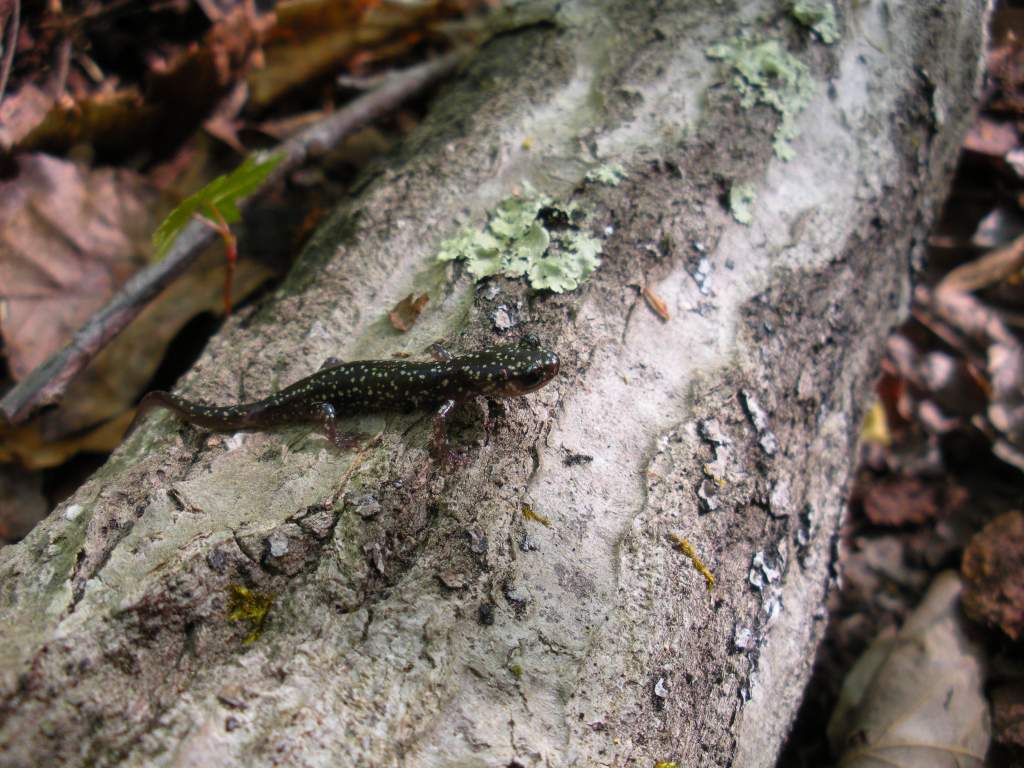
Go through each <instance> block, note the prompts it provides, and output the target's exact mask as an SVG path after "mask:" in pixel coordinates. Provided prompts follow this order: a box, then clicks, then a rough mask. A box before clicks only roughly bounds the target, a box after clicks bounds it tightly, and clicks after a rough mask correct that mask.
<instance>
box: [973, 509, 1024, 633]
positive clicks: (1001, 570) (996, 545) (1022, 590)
mask: <svg viewBox="0 0 1024 768" xmlns="http://www.w3.org/2000/svg"><path fill="white" fill-rule="evenodd" d="M961 570H962V572H963V576H964V582H965V584H966V587H965V590H964V598H963V603H964V611H965V612H966V613H967V615H968V616H970V617H971V618H972V619H973V620H974V621H977V622H980V623H983V624H987V625H989V626H998V627H999V628H1000V629H1002V630H1003V632H1005V633H1006V634H1007V635H1009V637H1010V638H1011V639H1013V640H1018V639H1020V637H1021V636H1022V635H1024V514H1022V513H1021V512H1020V511H1013V512H1007V513H1005V514H1002V515H1000V516H999V517H997V518H995V519H994V520H992V522H990V523H989V524H988V525H986V526H985V527H984V528H982V529H981V531H979V532H978V533H977V534H975V536H974V538H973V539H971V543H970V544H968V545H967V549H966V550H965V551H964V559H963V564H962V566H961Z"/></svg>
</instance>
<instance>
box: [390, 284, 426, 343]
mask: <svg viewBox="0 0 1024 768" xmlns="http://www.w3.org/2000/svg"><path fill="white" fill-rule="evenodd" d="M428 301H430V297H429V296H427V294H425V293H421V294H420V295H419V296H414V295H413V294H411V293H410V294H409V295H408V296H406V297H405V298H404V299H402V300H401V301H400V302H398V303H397V304H395V308H394V309H392V310H391V311H390V312H388V320H390V321H391V326H392V327H393V328H394V329H395V330H396V331H401V332H402V333H405V332H406V331H408V330H409V329H410V328H412V327H413V326H414V325H415V324H416V320H417V319H419V316H420V313H421V312H422V311H423V308H424V307H425V306H427V302H428Z"/></svg>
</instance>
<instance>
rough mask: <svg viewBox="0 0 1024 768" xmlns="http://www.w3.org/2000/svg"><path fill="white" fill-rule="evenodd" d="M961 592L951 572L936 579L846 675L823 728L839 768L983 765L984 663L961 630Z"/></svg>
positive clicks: (986, 727) (986, 729)
mask: <svg viewBox="0 0 1024 768" xmlns="http://www.w3.org/2000/svg"><path fill="white" fill-rule="evenodd" d="M960 591H961V584H960V579H959V577H957V575H956V574H955V573H953V572H951V571H946V572H945V573H942V574H940V575H939V576H938V577H937V578H936V579H935V581H934V582H933V583H932V586H931V588H930V589H929V590H928V593H927V595H925V598H924V600H923V601H922V603H921V604H920V605H919V606H918V608H917V609H916V610H915V611H914V613H913V614H911V616H910V618H909V619H907V622H906V624H905V625H904V626H903V629H901V630H900V631H899V632H898V633H891V632H890V633H888V634H883V635H881V636H879V637H878V638H877V639H876V640H875V641H874V642H873V643H872V644H871V646H870V647H869V648H868V650H867V651H865V653H864V655H862V656H861V657H860V659H859V660H858V661H857V663H856V664H855V665H854V667H853V669H851V670H850V673H849V674H848V675H847V677H846V680H845V681H844V682H843V688H842V692H841V694H840V697H839V703H838V704H837V705H836V708H835V711H834V712H833V713H832V718H831V720H830V721H829V724H828V738H829V742H830V743H831V745H832V749H833V751H834V753H835V754H839V755H842V757H841V759H840V760H839V766H841V768H869V767H870V768H877V766H879V765H886V766H893V767H896V766H901V767H902V768H916V767H917V766H921V768H942V767H943V766H949V768H965V767H966V766H978V767H979V768H981V766H983V765H984V761H985V753H986V752H987V751H988V745H989V740H990V733H991V723H990V721H989V711H988V702H987V701H986V699H985V697H984V695H983V683H984V674H983V667H984V660H983V658H982V656H981V652H980V650H978V649H977V648H976V647H975V646H973V645H972V644H971V643H970V642H969V640H968V639H967V635H966V633H965V631H964V626H963V619H962V618H961V615H960V611H959V596H960Z"/></svg>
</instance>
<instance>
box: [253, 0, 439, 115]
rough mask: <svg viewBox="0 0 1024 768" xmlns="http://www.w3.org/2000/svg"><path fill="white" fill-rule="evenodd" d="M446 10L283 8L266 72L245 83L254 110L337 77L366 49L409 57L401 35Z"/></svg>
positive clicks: (316, 0)
mask: <svg viewBox="0 0 1024 768" xmlns="http://www.w3.org/2000/svg"><path fill="white" fill-rule="evenodd" d="M447 10H449V9H448V7H447V6H445V5H444V4H443V3H441V2H438V0H423V2H416V3H404V4H397V3H376V2H374V3H367V2H354V3H338V2H332V0H310V2H304V3H284V4H282V5H280V6H279V7H278V9H277V17H278V23H277V26H276V27H275V28H274V29H273V30H272V32H271V33H270V36H269V39H268V41H267V44H266V47H265V52H266V66H265V67H263V68H262V69H258V70H254V71H253V72H251V73H250V74H249V77H248V80H249V88H250V91H251V93H252V104H253V106H254V107H256V108H260V107H263V106H266V105H267V104H269V103H270V102H272V101H274V99H276V98H278V97H279V96H281V95H283V94H284V93H286V92H287V91H289V90H290V89H292V88H294V87H296V86H299V85H302V84H304V83H308V82H310V81H311V80H313V79H315V78H316V77H319V76H321V75H325V74H327V73H331V72H337V71H338V70H340V69H341V68H342V66H343V65H344V64H345V63H346V62H349V61H350V60H351V59H353V58H354V57H356V56H357V55H361V56H365V55H366V52H367V49H369V48H372V47H376V46H380V45H383V44H385V43H389V42H391V43H392V47H393V48H395V49H396V50H395V54H396V55H398V54H400V53H402V52H403V51H408V49H409V47H410V46H411V45H412V42H410V41H407V40H406V39H405V35H404V34H403V33H408V32H411V31H416V30H420V29H422V28H423V27H424V26H425V25H426V23H427V21H428V20H429V19H431V18H433V17H436V16H439V15H441V14H442V13H444V12H445V11H447ZM393 41H398V42H393Z"/></svg>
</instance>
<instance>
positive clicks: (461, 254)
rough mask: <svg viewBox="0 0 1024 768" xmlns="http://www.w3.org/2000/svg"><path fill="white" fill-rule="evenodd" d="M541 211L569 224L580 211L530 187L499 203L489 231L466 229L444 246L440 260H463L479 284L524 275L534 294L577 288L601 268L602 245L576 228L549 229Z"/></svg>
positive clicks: (442, 245)
mask: <svg viewBox="0 0 1024 768" xmlns="http://www.w3.org/2000/svg"><path fill="white" fill-rule="evenodd" d="M542 210H546V211H547V212H548V213H551V212H554V213H555V214H557V215H556V216H554V217H551V216H549V217H548V218H561V219H564V220H565V221H571V220H572V219H573V218H574V216H575V215H576V214H578V213H579V210H578V208H577V207H576V206H575V205H573V204H569V205H560V204H557V203H555V202H554V201H553V200H552V199H551V198H550V197H548V196H547V195H543V194H540V193H538V192H537V191H536V190H535V189H533V187H531V186H530V185H528V184H525V185H524V190H523V192H522V193H521V194H519V195H513V196H510V197H507V198H505V199H504V200H502V201H501V202H500V203H498V205H497V206H496V207H495V209H494V212H493V213H492V214H491V215H490V217H489V219H488V222H487V225H486V226H485V227H483V228H482V229H476V228H474V227H464V228H463V229H462V230H461V231H460V232H459V233H458V234H456V235H455V236H454V237H452V238H449V239H448V240H445V241H444V242H442V243H441V246H440V249H439V250H438V253H437V259H438V261H455V260H458V261H464V262H465V263H466V271H467V272H469V274H471V275H472V276H473V277H474V278H476V279H477V280H482V279H484V278H485V277H490V276H492V275H505V276H507V277H513V278H516V277H525V278H526V279H527V280H528V281H529V283H530V286H531V287H532V288H534V289H535V290H548V291H553V292H554V293H562V292H563V291H572V290H575V289H576V288H578V287H579V286H580V285H581V284H582V283H583V282H584V281H585V280H586V279H587V278H588V277H589V276H590V275H591V274H592V273H593V272H594V270H595V269H597V268H598V266H600V264H601V259H600V255H601V248H602V243H601V241H600V240H599V239H598V238H596V237H594V236H592V235H590V234H589V233H587V232H586V231H584V230H582V229H579V228H577V227H576V226H575V225H570V226H565V227H551V228H549V227H547V226H546V225H545V217H544V216H541V215H539V214H541V212H542Z"/></svg>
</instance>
